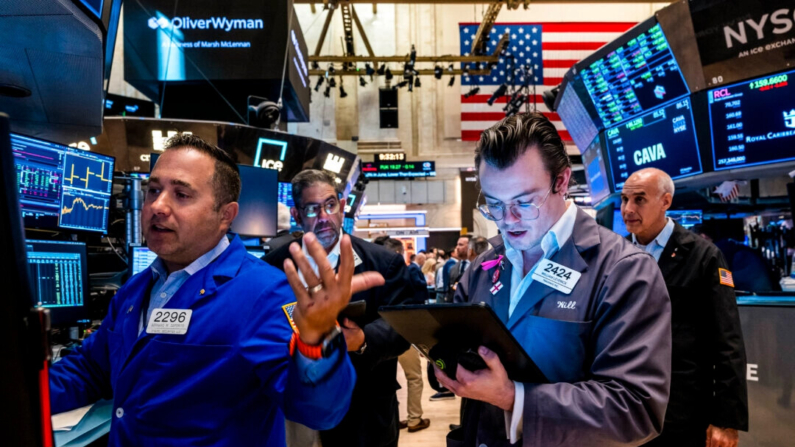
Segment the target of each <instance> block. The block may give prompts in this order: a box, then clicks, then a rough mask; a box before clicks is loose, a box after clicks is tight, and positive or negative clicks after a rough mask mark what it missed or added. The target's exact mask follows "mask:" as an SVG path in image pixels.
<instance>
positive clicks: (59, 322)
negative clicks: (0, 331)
mask: <svg viewBox="0 0 795 447" xmlns="http://www.w3.org/2000/svg"><path fill="white" fill-rule="evenodd" d="M25 244H26V253H27V245H28V244H47V245H57V244H66V245H70V246H77V247H82V249H81V250H80V267H81V270H82V275H81V276H82V278H81V281H83V305H82V306H72V307H48V306H38V302H37V301H36V297H35V296H32V297H31V298H32V299H33V302H32V303H31V305H32V306H33V307H42V308H44V309H48V310H49V311H50V321H51V322H52V325H53V326H77V325H78V324H81V323H87V322H89V321H90V320H89V312H88V299H89V297H90V295H91V283H90V282H89V279H88V245H87V244H86V243H85V242H75V241H60V240H50V241H48V240H43V239H27V240H26V241H25ZM28 262H29V260H28ZM31 279H34V278H31Z"/></svg>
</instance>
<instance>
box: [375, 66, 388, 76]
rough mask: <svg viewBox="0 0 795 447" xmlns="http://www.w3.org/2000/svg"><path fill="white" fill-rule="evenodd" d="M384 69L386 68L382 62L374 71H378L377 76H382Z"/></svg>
mask: <svg viewBox="0 0 795 447" xmlns="http://www.w3.org/2000/svg"><path fill="white" fill-rule="evenodd" d="M385 69H386V64H383V65H381V66H380V67H378V71H376V73H378V75H379V76H383V75H384V70H385Z"/></svg>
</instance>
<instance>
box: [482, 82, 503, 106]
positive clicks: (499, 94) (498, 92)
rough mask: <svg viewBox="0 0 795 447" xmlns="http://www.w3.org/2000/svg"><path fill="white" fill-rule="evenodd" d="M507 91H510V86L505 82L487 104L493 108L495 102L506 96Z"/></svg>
mask: <svg viewBox="0 0 795 447" xmlns="http://www.w3.org/2000/svg"><path fill="white" fill-rule="evenodd" d="M506 91H508V84H506V83H504V82H503V83H502V85H501V86H499V87H498V88H497V90H495V91H494V94H493V95H491V98H489V100H488V101H486V102H487V103H488V105H490V106H493V105H494V101H496V100H497V99H499V98H500V97H501V96H503V95H505V92H506Z"/></svg>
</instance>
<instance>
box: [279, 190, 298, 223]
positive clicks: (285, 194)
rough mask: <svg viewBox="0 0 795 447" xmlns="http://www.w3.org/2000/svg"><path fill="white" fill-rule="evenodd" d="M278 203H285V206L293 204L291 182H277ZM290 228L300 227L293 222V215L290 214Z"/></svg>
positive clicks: (289, 206)
mask: <svg viewBox="0 0 795 447" xmlns="http://www.w3.org/2000/svg"><path fill="white" fill-rule="evenodd" d="M278 200H279V203H283V204H285V205H287V208H292V207H294V206H295V202H293V184H292V183H290V182H279V198H278ZM290 228H295V229H300V228H299V227H298V224H297V223H296V222H295V219H294V218H293V215H292V214H290Z"/></svg>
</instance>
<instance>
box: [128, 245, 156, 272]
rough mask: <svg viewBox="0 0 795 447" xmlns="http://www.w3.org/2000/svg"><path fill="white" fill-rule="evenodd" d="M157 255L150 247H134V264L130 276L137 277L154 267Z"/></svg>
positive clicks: (132, 263) (131, 264)
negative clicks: (151, 266)
mask: <svg viewBox="0 0 795 447" xmlns="http://www.w3.org/2000/svg"><path fill="white" fill-rule="evenodd" d="M155 259H157V255H156V254H155V252H153V251H152V250H149V248H148V247H133V248H132V262H131V263H130V276H133V275H137V274H139V273H141V272H143V271H144V270H146V269H147V268H149V266H150V265H152V263H153V262H155Z"/></svg>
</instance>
